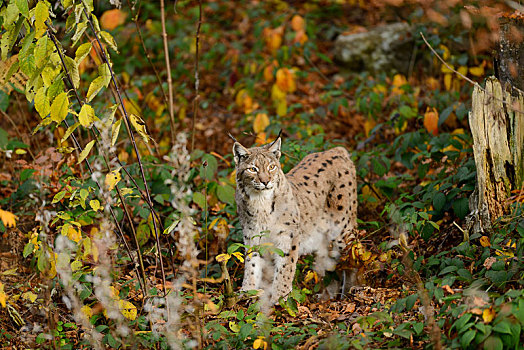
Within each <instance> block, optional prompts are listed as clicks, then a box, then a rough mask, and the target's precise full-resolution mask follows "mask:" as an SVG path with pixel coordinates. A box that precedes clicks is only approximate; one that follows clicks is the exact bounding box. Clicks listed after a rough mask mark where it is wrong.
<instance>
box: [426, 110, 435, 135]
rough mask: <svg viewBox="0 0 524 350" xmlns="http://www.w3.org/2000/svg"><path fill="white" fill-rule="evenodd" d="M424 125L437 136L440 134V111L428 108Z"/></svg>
mask: <svg viewBox="0 0 524 350" xmlns="http://www.w3.org/2000/svg"><path fill="white" fill-rule="evenodd" d="M424 127H425V128H426V130H427V131H428V132H429V133H430V134H433V135H434V136H436V135H437V134H438V112H437V110H436V109H435V108H433V109H432V110H430V109H429V107H428V109H427V110H426V113H425V114H424Z"/></svg>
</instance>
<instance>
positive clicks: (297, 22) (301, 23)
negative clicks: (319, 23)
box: [291, 15, 306, 32]
mask: <svg viewBox="0 0 524 350" xmlns="http://www.w3.org/2000/svg"><path fill="white" fill-rule="evenodd" d="M291 28H293V30H294V31H295V32H298V31H300V30H302V31H303V30H304V29H305V28H306V21H305V20H304V18H302V17H301V16H300V15H294V16H293V18H292V19H291Z"/></svg>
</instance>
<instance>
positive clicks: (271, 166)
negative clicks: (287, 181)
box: [269, 164, 277, 171]
mask: <svg viewBox="0 0 524 350" xmlns="http://www.w3.org/2000/svg"><path fill="white" fill-rule="evenodd" d="M276 168H277V166H276V165H275V164H271V165H270V166H269V171H273V170H275V169H276Z"/></svg>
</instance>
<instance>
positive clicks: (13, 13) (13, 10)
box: [2, 1, 20, 30]
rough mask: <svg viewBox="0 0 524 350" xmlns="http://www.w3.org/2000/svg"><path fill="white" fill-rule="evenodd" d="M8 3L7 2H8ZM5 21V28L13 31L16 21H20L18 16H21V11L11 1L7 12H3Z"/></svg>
mask: <svg viewBox="0 0 524 350" xmlns="http://www.w3.org/2000/svg"><path fill="white" fill-rule="evenodd" d="M6 3H7V1H6ZM2 14H3V16H2V17H3V19H4V23H3V25H4V27H5V28H6V29H7V30H11V26H13V24H14V23H15V22H16V20H17V19H18V16H19V14H20V11H19V9H18V8H17V5H16V4H15V3H14V2H13V1H11V2H10V3H9V4H8V5H7V8H6V9H5V12H4V11H3V13H2Z"/></svg>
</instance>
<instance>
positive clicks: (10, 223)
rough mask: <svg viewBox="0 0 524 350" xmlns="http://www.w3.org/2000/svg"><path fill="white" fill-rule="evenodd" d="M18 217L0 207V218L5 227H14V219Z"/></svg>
mask: <svg viewBox="0 0 524 350" xmlns="http://www.w3.org/2000/svg"><path fill="white" fill-rule="evenodd" d="M17 219H18V216H16V215H15V214H13V213H11V212H9V211H5V210H2V209H0V220H2V222H3V223H4V226H5V227H16V220H17Z"/></svg>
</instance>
